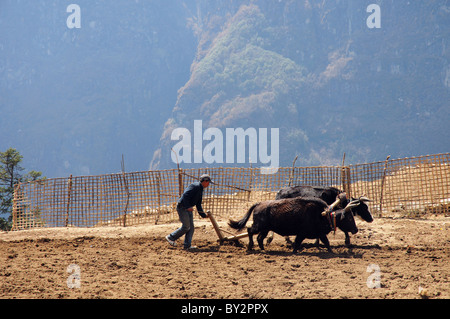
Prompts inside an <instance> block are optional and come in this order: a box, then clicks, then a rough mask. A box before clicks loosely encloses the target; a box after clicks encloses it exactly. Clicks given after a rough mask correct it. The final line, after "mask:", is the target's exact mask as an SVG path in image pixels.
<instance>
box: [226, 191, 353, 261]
mask: <svg viewBox="0 0 450 319" xmlns="http://www.w3.org/2000/svg"><path fill="white" fill-rule="evenodd" d="M360 204H361V202H360V201H358V203H356V202H350V203H349V205H347V207H346V208H345V209H340V210H337V211H335V212H332V213H330V214H329V215H328V216H323V214H322V213H323V212H324V211H326V210H328V205H327V203H326V202H324V201H323V200H321V199H318V198H302V197H297V198H287V199H281V200H270V201H264V202H260V203H256V204H254V205H253V206H252V207H250V209H249V210H248V211H247V213H246V215H245V216H244V217H243V218H242V219H241V220H239V221H232V220H230V221H229V223H228V224H229V225H230V227H231V228H234V229H238V230H241V229H242V228H244V227H245V225H246V224H247V221H248V220H249V218H250V216H251V214H252V213H253V225H252V226H251V227H248V228H247V232H248V236H249V244H248V250H252V249H253V245H254V243H253V235H255V234H259V235H258V237H257V241H258V245H259V247H260V249H261V250H263V249H264V244H263V241H264V238H265V237H266V236H267V234H268V233H269V231H274V232H276V233H277V234H279V235H282V236H290V235H296V238H295V242H294V250H293V252H294V253H296V252H297V250H298V249H299V248H300V245H301V243H302V241H303V240H304V239H305V238H309V239H316V238H319V239H320V240H321V241H322V243H323V244H324V245H325V246H326V247H327V249H328V251H330V252H331V251H332V250H331V247H330V242H329V241H328V238H327V234H328V233H329V232H330V231H331V230H332V229H334V228H335V227H336V226H338V227H340V228H341V229H343V230H345V231H347V232H351V233H352V234H356V233H357V232H358V228H357V227H356V224H355V220H354V218H353V214H352V213H351V211H350V210H351V209H359V208H360V207H361V205H360Z"/></svg>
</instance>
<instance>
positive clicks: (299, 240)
mask: <svg viewBox="0 0 450 319" xmlns="http://www.w3.org/2000/svg"><path fill="white" fill-rule="evenodd" d="M303 240H305V237H302V236H299V235H297V237H295V241H294V250H293V251H292V253H293V254H295V253H296V252H297V250H299V249H300V246H301V245H302V242H303Z"/></svg>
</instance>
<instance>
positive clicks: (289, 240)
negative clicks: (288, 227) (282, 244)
mask: <svg viewBox="0 0 450 319" xmlns="http://www.w3.org/2000/svg"><path fill="white" fill-rule="evenodd" d="M284 240H286V244H288V245H290V246H291V247H292V246H294V243H293V242H292V241H291V239H290V238H289V236H285V237H284Z"/></svg>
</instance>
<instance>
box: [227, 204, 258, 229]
mask: <svg viewBox="0 0 450 319" xmlns="http://www.w3.org/2000/svg"><path fill="white" fill-rule="evenodd" d="M258 204H259V203H256V204H254V205H253V206H252V207H250V209H249V210H248V211H247V214H245V216H244V217H242V219H241V220H239V221H234V220H231V219H230V221H229V222H228V225H229V226H230V227H231V228H233V229H237V230H241V229H242V228H244V227H245V224H247V222H248V220H249V218H250V215H251V214H252V213H253V210H254V209H255V207H256V206H257V205H258Z"/></svg>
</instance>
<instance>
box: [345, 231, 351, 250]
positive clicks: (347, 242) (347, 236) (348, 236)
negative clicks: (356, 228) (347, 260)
mask: <svg viewBox="0 0 450 319" xmlns="http://www.w3.org/2000/svg"><path fill="white" fill-rule="evenodd" d="M350 245H351V244H350V235H349V234H348V233H347V232H345V246H346V247H350Z"/></svg>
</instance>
